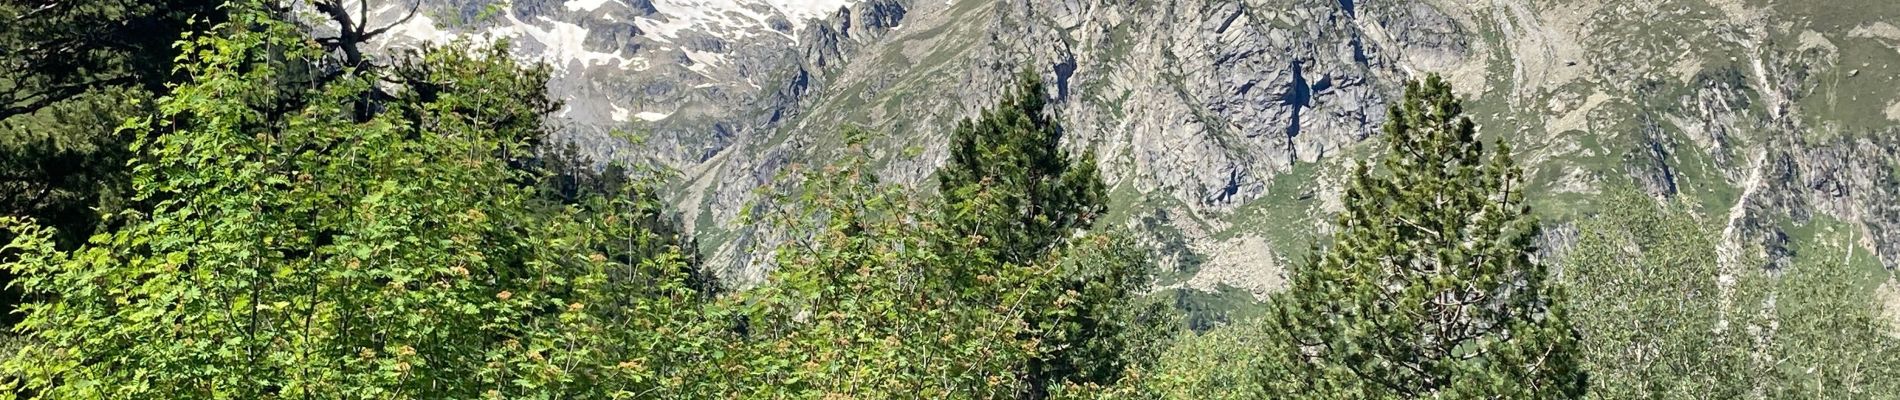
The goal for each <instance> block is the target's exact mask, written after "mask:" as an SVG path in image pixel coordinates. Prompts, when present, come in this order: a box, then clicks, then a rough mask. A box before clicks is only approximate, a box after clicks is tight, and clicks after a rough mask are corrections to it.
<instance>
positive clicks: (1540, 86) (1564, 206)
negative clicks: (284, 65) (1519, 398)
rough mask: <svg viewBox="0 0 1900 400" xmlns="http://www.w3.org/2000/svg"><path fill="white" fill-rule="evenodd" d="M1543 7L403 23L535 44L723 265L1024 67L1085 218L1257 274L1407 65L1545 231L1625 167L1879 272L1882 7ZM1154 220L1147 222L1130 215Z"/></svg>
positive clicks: (709, 0)
mask: <svg viewBox="0 0 1900 400" xmlns="http://www.w3.org/2000/svg"><path fill="white" fill-rule="evenodd" d="M1561 3H1562V4H1536V3H1533V2H1529V1H1522V0H1493V1H1484V2H1465V1H1448V0H1426V1H1402V2H1401V1H1353V0H1244V1H1222V2H1207V1H1188V0H1152V1H1079V0H1005V1H991V0H980V1H979V0H949V1H925V0H915V1H913V0H863V1H842V0H831V1H830V2H798V1H789V0H693V1H690V2H689V1H687V0H665V1H662V0H655V1H651V2H647V1H635V2H629V1H623V0H575V1H561V0H536V1H523V0H517V1H515V2H513V6H512V8H511V9H510V10H509V12H508V13H506V14H505V15H501V16H494V17H491V18H490V19H487V20H479V19H477V18H476V16H477V15H478V14H480V13H479V12H477V11H475V10H479V9H481V7H483V6H484V4H483V2H479V1H452V0H430V1H429V2H428V3H426V5H425V7H427V8H428V9H429V10H430V11H431V12H430V13H425V14H424V15H429V16H434V17H433V18H435V20H434V21H431V25H428V26H427V27H430V28H436V29H437V30H441V31H445V32H451V33H453V34H456V35H464V36H467V35H478V36H479V35H489V36H508V37H513V38H515V40H516V43H518V44H519V51H520V52H521V54H522V56H523V57H527V58H531V59H540V60H544V61H548V62H550V63H552V64H554V65H555V66H556V68H557V69H558V70H559V71H561V73H560V74H559V77H558V78H557V80H556V81H555V82H553V83H552V84H551V85H550V86H551V89H552V90H553V91H554V92H555V93H556V94H557V95H560V96H562V97H563V98H565V99H567V100H568V108H567V109H566V111H564V112H563V115H562V118H561V121H562V124H563V127H564V128H565V129H564V132H565V133H564V135H565V137H566V138H567V139H568V140H572V141H574V142H576V143H577V144H579V145H581V146H582V147H583V148H584V149H585V150H587V151H589V152H590V153H591V154H593V155H596V156H598V157H601V158H603V159H619V160H628V159H650V160H657V161H659V162H661V163H662V164H664V165H667V166H670V167H672V168H675V169H677V170H679V171H680V172H681V179H680V182H679V184H678V186H677V193H676V195H675V197H674V198H673V199H674V201H675V202H676V206H677V208H678V209H679V210H681V213H682V215H681V217H682V220H683V221H685V222H687V223H688V224H689V225H691V227H692V229H694V231H695V232H696V233H699V234H701V236H702V237H703V239H704V240H706V244H707V245H708V249H707V251H708V252H709V253H711V254H710V255H712V256H713V257H712V260H714V261H715V262H718V263H722V265H725V266H728V269H727V272H728V274H729V275H732V277H734V278H736V279H738V280H740V281H745V280H748V279H757V278H759V277H761V276H763V273H764V271H765V270H766V269H768V268H770V266H769V265H766V264H765V263H764V262H763V261H762V260H764V259H766V258H769V257H766V255H767V254H768V253H767V252H765V251H762V250H759V249H758V248H755V247H754V246H758V245H769V244H770V243H773V241H774V240H775V239H774V238H775V237H776V235H775V234H774V233H772V232H769V231H765V230H760V229H757V227H751V226H740V225H736V224H735V222H734V221H736V216H737V215H738V214H739V212H740V211H741V210H742V209H744V208H746V207H769V206H770V205H768V204H761V203H759V202H758V201H757V200H759V199H757V198H756V190H755V189H757V188H759V187H762V186H766V185H768V184H770V183H771V182H773V179H774V177H776V176H778V174H779V172H781V169H782V168H784V167H785V166H786V165H791V164H796V163H810V162H817V161H822V160H825V159H827V156H829V155H830V154H831V153H830V152H831V151H832V149H833V148H834V147H835V146H832V145H831V144H832V143H836V132H837V130H838V129H839V127H841V126H844V125H859V126H864V127H867V128H870V129H871V130H873V131H877V132H883V133H884V136H882V137H881V138H880V139H878V140H876V141H874V142H873V145H874V146H877V147H878V148H881V149H884V150H885V151H881V152H879V153H880V154H883V155H884V156H885V157H886V158H887V159H886V160H883V161H885V162H884V163H881V164H880V165H882V167H881V168H882V170H881V171H880V173H882V174H883V175H884V176H885V178H886V180H887V181H892V182H899V183H906V184H918V185H922V186H925V187H926V189H927V186H928V183H929V182H930V179H929V175H930V173H931V171H933V170H934V168H935V167H936V166H937V165H940V164H941V163H942V161H943V159H944V157H946V149H945V148H944V144H945V141H946V140H945V139H946V133H947V131H948V127H949V126H951V125H953V124H954V123H955V121H956V120H958V119H960V118H964V117H967V116H970V115H973V114H974V113H976V112H977V111H978V110H980V109H981V108H982V107H984V106H985V105H987V104H989V103H991V102H992V101H993V100H994V99H995V98H996V97H997V96H998V95H999V94H1000V93H1001V90H1002V89H1003V88H1006V87H1009V83H1010V81H1011V79H1013V77H1014V76H1015V74H1016V73H1017V72H1019V71H1021V70H1022V69H1023V68H1025V67H1027V68H1030V69H1033V70H1036V71H1038V72H1040V73H1042V74H1043V75H1044V76H1045V77H1049V78H1050V79H1047V80H1046V81H1047V82H1048V84H1049V87H1048V88H1047V89H1048V95H1049V96H1050V97H1051V98H1052V99H1053V102H1052V107H1051V110H1050V112H1051V113H1052V114H1053V115H1054V116H1056V118H1058V119H1059V120H1061V121H1062V122H1063V123H1064V124H1065V128H1066V135H1067V136H1066V137H1065V138H1064V143H1065V146H1069V147H1071V148H1072V150H1076V151H1077V152H1080V151H1081V150H1092V151H1094V153H1095V154H1097V156H1098V161H1099V162H1100V163H1101V165H1100V167H1101V170H1102V171H1103V173H1104V175H1105V179H1106V180H1107V181H1108V182H1109V183H1110V185H1111V187H1114V188H1115V190H1114V192H1113V193H1114V196H1115V199H1114V210H1113V211H1114V212H1112V213H1111V215H1110V217H1111V218H1110V220H1109V221H1107V222H1105V223H1107V224H1112V225H1116V226H1122V227H1127V228H1130V229H1132V230H1133V231H1135V232H1136V234H1138V235H1140V236H1142V237H1143V239H1144V240H1146V241H1147V242H1148V243H1150V244H1151V245H1153V246H1154V247H1155V248H1156V251H1155V253H1154V254H1153V255H1154V257H1155V258H1156V259H1157V260H1160V261H1162V262H1163V263H1164V264H1165V265H1169V266H1178V267H1181V268H1183V269H1184V270H1189V269H1191V270H1192V271H1188V272H1193V271H1207V272H1195V273H1202V274H1207V276H1205V277H1201V279H1183V280H1182V281H1181V282H1163V285H1164V286H1165V285H1168V284H1171V283H1179V284H1181V285H1186V286H1190V287H1197V288H1211V287H1216V286H1218V285H1232V286H1238V287H1241V288H1246V289H1251V290H1253V291H1255V292H1257V293H1258V292H1264V291H1267V290H1271V289H1272V288H1273V286H1276V285H1277V282H1279V280H1278V274H1279V267H1278V266H1279V265H1285V264H1286V262H1287V261H1288V260H1290V259H1293V257H1294V256H1297V255H1298V254H1299V253H1302V252H1304V251H1305V249H1306V245H1307V244H1308V243H1311V242H1313V241H1314V240H1316V238H1319V237H1323V236H1320V235H1322V234H1324V233H1325V232H1328V231H1329V230H1330V228H1328V227H1327V224H1328V221H1329V220H1330V218H1328V217H1327V216H1328V215H1330V213H1332V212H1336V211H1337V210H1338V204H1339V201H1338V199H1337V197H1338V195H1339V193H1340V192H1341V189H1340V188H1341V186H1342V185H1343V184H1344V179H1343V176H1344V175H1345V171H1346V170H1347V167H1348V166H1349V165H1350V164H1351V162H1353V161H1355V160H1361V159H1366V158H1368V157H1372V156H1375V155H1376V154H1377V152H1378V151H1379V150H1380V145H1379V144H1378V133H1379V131H1380V126H1381V125H1382V124H1383V123H1384V121H1385V118H1386V112H1385V108H1386V106H1387V104H1388V102H1389V101H1390V100H1391V99H1393V98H1395V97H1396V96H1397V94H1398V93H1399V91H1400V90H1401V88H1400V87H1401V84H1402V82H1404V80H1405V79H1408V78H1413V77H1418V76H1422V75H1423V74H1425V73H1439V74H1443V75H1444V76H1446V77H1447V78H1448V79H1449V80H1451V81H1452V82H1453V84H1454V87H1455V88H1456V89H1457V90H1458V91H1459V92H1460V93H1461V94H1464V95H1466V96H1468V97H1469V98H1470V101H1468V103H1467V105H1466V109H1467V114H1469V115H1471V116H1472V118H1473V119H1474V120H1475V121H1476V122H1478V123H1479V124H1480V126H1481V128H1480V129H1481V131H1483V133H1484V135H1485V136H1486V137H1487V138H1491V139H1499V140H1509V141H1511V142H1512V143H1513V144H1514V145H1515V148H1516V149H1517V154H1516V155H1517V158H1518V160H1519V161H1520V162H1521V163H1522V164H1524V166H1525V170H1526V176H1527V177H1528V180H1529V182H1526V184H1527V185H1529V186H1528V187H1527V191H1528V192H1529V194H1530V195H1531V196H1532V198H1533V199H1534V200H1536V202H1535V204H1536V205H1537V206H1538V207H1539V210H1540V212H1542V213H1544V214H1545V215H1546V221H1548V222H1549V223H1551V224H1552V226H1553V227H1560V226H1567V225H1563V224H1564V223H1566V222H1567V221H1571V220H1575V219H1577V218H1585V217H1588V216H1589V215H1591V214H1593V213H1597V212H1604V211H1613V208H1614V205H1601V204H1594V203H1592V202H1590V201H1589V200H1588V199H1589V198H1590V196H1589V195H1590V194H1591V193H1594V192H1596V191H1598V190H1600V189H1601V188H1603V187H1604V185H1607V184H1612V183H1616V182H1635V183H1636V184H1637V185H1639V187H1642V188H1644V189H1645V190H1647V191H1648V192H1649V193H1651V194H1652V195H1654V196H1656V197H1658V198H1672V199H1681V200H1683V201H1688V202H1691V203H1693V204H1695V205H1697V209H1698V210H1702V211H1703V212H1704V218H1705V219H1707V220H1708V221H1709V223H1710V225H1713V226H1716V227H1718V228H1719V229H1720V231H1721V232H1722V235H1723V241H1724V242H1725V243H1729V244H1731V245H1732V246H1731V247H1733V248H1735V249H1737V250H1736V251H1744V252H1750V253H1753V254H1756V255H1761V256H1765V258H1766V259H1767V260H1768V262H1770V263H1776V264H1785V259H1786V258H1788V257H1801V256H1802V255H1801V254H1800V251H1799V249H1800V248H1801V245H1800V243H1803V241H1819V240H1835V241H1840V242H1852V243H1855V246H1856V247H1858V248H1861V249H1863V250H1864V251H1865V252H1867V253H1869V254H1872V255H1874V256H1876V257H1870V259H1871V260H1869V261H1870V262H1871V261H1872V260H1877V261H1878V262H1880V263H1883V264H1884V265H1886V266H1888V267H1890V268H1891V267H1894V266H1896V265H1900V206H1896V205H1895V204H1896V202H1894V201H1892V200H1891V199H1894V198H1900V197H1896V196H1897V195H1900V183H1897V182H1900V176H1897V175H1900V167H1896V165H1900V154H1896V148H1897V147H1900V143H1896V142H1895V139H1893V138H1895V137H1900V129H1897V128H1894V126H1896V125H1897V124H1900V121H1895V120H1894V119H1892V118H1900V116H1895V117H1890V116H1889V115H1888V114H1900V113H1888V112H1887V110H1888V109H1889V108H1897V107H1900V101H1896V100H1895V99H1893V96H1892V93H1900V80H1896V79H1900V78H1897V77H1900V28H1892V24H1893V23H1892V22H1890V21H1896V20H1900V4H1895V3H1892V2H1888V1H1878V0H1847V1H1842V2H1832V3H1828V4H1820V5H1817V4H1815V3H1813V2H1803V1H1793V0H1774V1H1766V2H1761V1H1757V2H1739V1H1730V0H1692V1H1688V2H1672V3H1668V4H1655V3H1656V2H1648V1H1633V0H1631V1H1607V0H1578V1H1566V2H1561ZM1835 3H1839V4H1835ZM1848 9H1851V10H1853V12H1845V11H1843V10H1848ZM394 12H395V11H388V12H385V13H383V14H378V15H383V16H387V15H393V14H392V13H394ZM445 16H453V17H452V18H451V17H445ZM451 19H453V21H451ZM1883 24H1884V25H1883ZM436 25H440V26H436ZM404 32H405V33H406V34H409V35H410V36H411V37H412V38H414V39H416V40H425V39H426V40H439V39H440V38H439V37H438V36H433V35H430V33H432V32H435V30H432V29H424V26H414V27H410V28H409V29H405V30H404ZM1850 70H1851V71H1852V72H1849V71H1850ZM1879 93H1886V95H1885V97H1880V96H1881V95H1879ZM1863 105H1864V106H1863ZM612 130H627V131H634V132H641V133H642V134H643V135H642V136H644V138H645V140H644V141H643V142H641V143H639V144H630V143H627V142H624V141H622V140H619V139H615V138H613V137H611V136H610V135H608V134H607V133H608V132H609V131H612ZM906 150H913V151H906ZM1156 211H1165V214H1164V215H1169V216H1171V217H1170V218H1165V219H1155V218H1147V219H1146V221H1145V222H1144V217H1151V216H1153V215H1156V214H1155V212H1156ZM1156 221H1159V222H1156ZM1551 231H1553V232H1568V231H1564V230H1562V229H1551ZM1815 232H1833V233H1815ZM1817 235H1830V236H1826V237H1818V236H1817ZM1837 239H1838V240H1837ZM1546 242H1547V243H1550V244H1551V245H1552V246H1563V245H1564V244H1565V243H1568V242H1569V241H1568V240H1564V239H1563V238H1561V237H1558V238H1550V239H1548V240H1546ZM1788 243H1794V245H1793V246H1792V247H1791V246H1790V245H1788ZM1790 249H1792V250H1790ZM1558 250H1561V249H1553V250H1552V251H1551V252H1550V253H1551V254H1561V251H1558ZM1737 259H1745V258H1737ZM1190 278H1191V277H1190Z"/></svg>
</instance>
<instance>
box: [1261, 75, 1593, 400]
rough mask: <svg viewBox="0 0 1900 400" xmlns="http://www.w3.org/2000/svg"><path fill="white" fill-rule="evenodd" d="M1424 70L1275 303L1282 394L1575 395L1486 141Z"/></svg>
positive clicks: (1553, 305)
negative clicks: (1329, 225)
mask: <svg viewBox="0 0 1900 400" xmlns="http://www.w3.org/2000/svg"><path fill="white" fill-rule="evenodd" d="M1461 114H1462V106H1461V104H1460V101H1459V100H1458V99H1457V98H1456V97H1454V95H1453V94H1452V93H1451V88H1450V86H1449V85H1447V84H1446V83H1445V82H1444V81H1442V80H1441V79H1439V78H1438V77H1437V76H1432V77H1430V78H1427V79H1426V80H1425V81H1424V82H1422V83H1420V82H1411V83H1408V84H1407V85H1406V88H1405V98H1404V101H1403V102H1402V103H1400V104H1397V105H1394V106H1393V107H1392V108H1391V110H1390V119H1389V121H1390V122H1388V123H1387V124H1386V126H1385V136H1384V139H1385V140H1386V143H1387V155H1386V156H1385V157H1384V158H1383V159H1382V160H1381V162H1380V168H1379V169H1380V170H1379V171H1376V172H1375V171H1374V170H1373V169H1372V168H1371V167H1368V166H1367V165H1366V164H1364V163H1361V164H1360V165H1359V166H1358V167H1357V168H1356V170H1355V171H1354V172H1353V179H1352V183H1351V186H1350V187H1349V188H1348V189H1347V191H1346V194H1345V203H1346V211H1345V213H1344V214H1342V215H1340V216H1339V217H1338V222H1337V226H1338V230H1337V231H1336V232H1335V233H1334V235H1333V240H1332V243H1331V246H1330V247H1328V248H1326V249H1325V251H1324V252H1323V253H1322V252H1320V251H1315V253H1316V254H1317V255H1316V256H1314V257H1313V258H1310V259H1308V260H1307V261H1306V262H1304V263H1302V264H1299V265H1297V266H1296V267H1295V269H1294V270H1293V272H1292V274H1291V286H1290V287H1289V288H1288V290H1287V291H1286V292H1284V293H1282V294H1281V295H1279V296H1278V298H1277V299H1276V300H1275V303H1276V308H1277V309H1276V311H1275V312H1276V313H1278V315H1277V316H1276V317H1277V319H1278V321H1279V326H1280V328H1281V329H1282V332H1281V334H1283V335H1286V336H1285V337H1286V338H1287V339H1290V340H1293V344H1295V345H1296V346H1297V347H1296V348H1297V349H1299V350H1298V351H1297V353H1295V354H1291V355H1289V358H1290V359H1291V360H1292V361H1291V362H1290V363H1291V364H1292V365H1290V367H1291V369H1292V371H1294V372H1296V373H1297V375H1296V376H1297V377H1298V378H1299V379H1300V380H1301V382H1300V383H1298V384H1296V385H1294V387H1296V388H1297V389H1296V391H1295V392H1293V393H1284V395H1286V396H1288V397H1295V398H1454V399H1455V398H1520V399H1533V398H1534V399H1555V398H1576V397H1580V396H1581V395H1582V394H1583V392H1584V389H1585V378H1584V374H1583V372H1582V371H1580V370H1579V369H1578V367H1577V360H1576V358H1577V357H1576V355H1575V354H1574V353H1575V352H1576V351H1577V350H1576V349H1577V339H1576V333H1575V331H1574V330H1573V329H1572V328H1571V327H1570V324H1569V322H1568V320H1567V318H1568V316H1567V315H1566V313H1565V311H1564V308H1563V302H1562V301H1561V298H1562V293H1561V292H1560V291H1558V290H1556V289H1553V288H1550V287H1546V283H1545V278H1546V271H1545V269H1544V266H1543V265H1542V264H1540V263H1538V262H1536V261H1534V260H1532V259H1531V253H1532V251H1533V250H1534V248H1533V245H1532V243H1531V242H1532V239H1533V238H1534V237H1535V236H1536V235H1537V233H1538V225H1537V220H1536V219H1535V218H1534V217H1532V216H1531V214H1530V208H1529V206H1528V205H1526V204H1525V202H1524V197H1523V194H1522V189H1521V188H1520V187H1519V186H1518V182H1519V180H1520V178H1521V177H1520V175H1521V172H1520V171H1519V170H1518V168H1517V166H1516V165H1515V164H1514V163H1513V161H1512V160H1511V157H1510V153H1511V151H1510V147H1509V146H1508V145H1506V144H1505V143H1503V142H1502V141H1500V142H1499V143H1498V145H1497V147H1496V148H1495V149H1493V150H1492V151H1490V152H1489V154H1488V155H1489V160H1488V161H1486V160H1485V157H1486V156H1487V154H1486V153H1487V152H1486V151H1485V150H1486V149H1485V148H1484V146H1483V145H1482V144H1481V143H1480V142H1479V140H1478V138H1477V132H1476V128H1475V125H1474V124H1473V123H1472V122H1471V121H1470V120H1469V119H1467V118H1465V117H1463V116H1462V115H1461Z"/></svg>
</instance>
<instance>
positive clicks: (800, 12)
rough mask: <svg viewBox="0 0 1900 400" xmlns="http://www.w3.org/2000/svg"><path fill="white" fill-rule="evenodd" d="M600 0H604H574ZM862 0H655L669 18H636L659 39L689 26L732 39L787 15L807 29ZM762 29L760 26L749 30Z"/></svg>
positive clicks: (796, 26)
mask: <svg viewBox="0 0 1900 400" xmlns="http://www.w3.org/2000/svg"><path fill="white" fill-rule="evenodd" d="M572 1H600V0H572ZM857 1H858V0H655V1H654V2H653V8H654V9H655V10H658V11H659V13H660V14H661V15H663V16H664V17H665V19H664V20H661V19H654V18H635V20H636V22H635V23H636V24H638V25H639V27H640V30H642V31H646V32H651V33H653V34H654V35H653V37H654V39H655V40H665V39H673V38H678V37H679V32H680V31H683V30H687V29H697V30H702V31H705V32H707V33H711V34H714V35H719V36H724V37H728V38H743V37H749V36H752V35H754V34H756V33H757V32H758V31H763V30H770V29H766V27H767V24H766V21H770V20H771V19H772V17H774V16H783V17H785V20H787V21H790V22H791V24H792V31H793V32H797V31H800V30H803V29H805V22H806V21H809V20H812V19H820V18H824V17H827V16H830V15H831V14H832V13H835V12H837V11H838V9H839V8H841V7H845V6H848V5H851V4H852V3H855V2H857ZM748 28H759V29H748Z"/></svg>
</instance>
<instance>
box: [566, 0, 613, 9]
mask: <svg viewBox="0 0 1900 400" xmlns="http://www.w3.org/2000/svg"><path fill="white" fill-rule="evenodd" d="M607 1H608V0H567V3H565V4H561V6H562V7H567V10H568V11H594V9H597V8H600V6H601V5H604V4H607Z"/></svg>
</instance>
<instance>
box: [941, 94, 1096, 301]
mask: <svg viewBox="0 0 1900 400" xmlns="http://www.w3.org/2000/svg"><path fill="white" fill-rule="evenodd" d="M1019 82H1020V83H1019V84H1018V85H1017V87H1016V88H1015V89H1014V90H1013V91H1012V92H1011V93H1009V94H1008V95H1006V96H1005V98H1004V99H1003V101H1002V102H1001V103H1000V104H998V105H997V106H996V107H995V108H991V109H988V110H984V111H983V114H982V115H980V116H978V117H977V118H976V119H971V120H964V121H962V122H959V123H958V124H957V129H956V131H954V132H953V133H952V134H951V136H950V160H949V162H948V164H947V165H945V166H944V167H943V168H942V169H940V170H938V171H937V184H938V187H939V188H940V190H942V191H943V201H944V203H945V205H946V213H945V215H946V222H945V225H946V228H948V229H950V231H951V232H952V233H954V234H955V235H954V237H958V238H971V237H979V238H981V239H978V241H979V243H976V244H977V246H976V247H974V248H971V249H970V250H972V251H978V252H981V253H983V254H984V255H987V256H990V257H993V258H994V259H996V260H997V261H1000V262H1012V263H1017V264H1027V263H1029V262H1030V261H1032V260H1034V259H1036V258H1038V257H1041V256H1042V255H1044V254H1046V253H1047V252H1048V250H1049V248H1050V247H1052V246H1054V245H1055V244H1057V243H1059V242H1060V241H1061V240H1062V239H1064V238H1067V237H1069V236H1070V233H1071V231H1072V230H1074V229H1078V228H1086V227H1088V226H1089V224H1090V223H1092V222H1093V221H1094V220H1095V216H1096V214H1097V213H1100V212H1101V210H1102V209H1103V208H1104V207H1105V205H1104V203H1103V196H1104V193H1103V192H1104V191H1105V189H1104V185H1103V184H1102V180H1101V177H1099V176H1097V175H1096V172H1095V161H1094V157H1093V156H1092V155H1083V156H1082V157H1070V156H1069V154H1068V153H1067V152H1065V151H1063V150H1062V148H1061V146H1060V143H1059V140H1060V138H1061V135H1062V128H1061V126H1060V125H1058V124H1057V123H1056V121H1054V120H1052V119H1050V118H1049V116H1047V115H1044V114H1043V106H1044V105H1045V103H1046V101H1047V100H1045V99H1044V92H1043V88H1042V78H1041V77H1039V76H1037V75H1036V74H1034V73H1024V74H1023V76H1022V77H1021V80H1020V81H1019Z"/></svg>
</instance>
